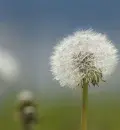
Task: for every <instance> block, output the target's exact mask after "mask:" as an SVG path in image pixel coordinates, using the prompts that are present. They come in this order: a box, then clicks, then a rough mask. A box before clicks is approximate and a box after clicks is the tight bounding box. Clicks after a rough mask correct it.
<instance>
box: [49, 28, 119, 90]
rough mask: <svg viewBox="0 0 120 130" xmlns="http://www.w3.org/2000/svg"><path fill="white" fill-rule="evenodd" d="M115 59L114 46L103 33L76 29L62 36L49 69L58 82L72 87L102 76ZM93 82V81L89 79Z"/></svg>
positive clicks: (105, 74)
mask: <svg viewBox="0 0 120 130" xmlns="http://www.w3.org/2000/svg"><path fill="white" fill-rule="evenodd" d="M117 63H118V50H117V49H116V48H115V46H114V44H113V43H112V41H110V40H109V39H108V37H107V36H106V35H105V34H101V33H97V32H95V31H93V30H92V29H88V30H82V31H77V32H75V33H74V34H73V35H70V36H68V37H65V38H64V39H63V40H61V41H60V42H59V43H58V44H57V45H56V46H55V47H54V51H53V55H52V56H51V57H50V64H51V72H52V74H53V76H54V79H56V80H58V81H59V82H60V85H61V86H69V87H71V88H75V87H76V86H78V84H80V85H82V84H83V79H85V80H86V82H88V83H92V82H94V81H93V79H94V80H95V81H98V82H99V78H101V79H102V77H103V78H104V79H105V80H106V79H107V77H109V76H110V75H111V74H112V73H113V72H114V70H115V68H116V66H117ZM93 85H94V83H93Z"/></svg>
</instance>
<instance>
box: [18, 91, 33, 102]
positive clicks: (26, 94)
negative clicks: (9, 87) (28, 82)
mask: <svg viewBox="0 0 120 130" xmlns="http://www.w3.org/2000/svg"><path fill="white" fill-rule="evenodd" d="M17 97H18V100H20V101H32V100H33V98H34V95H33V93H32V92H31V91H29V90H23V91H21V92H20V93H19V94H18V95H17Z"/></svg>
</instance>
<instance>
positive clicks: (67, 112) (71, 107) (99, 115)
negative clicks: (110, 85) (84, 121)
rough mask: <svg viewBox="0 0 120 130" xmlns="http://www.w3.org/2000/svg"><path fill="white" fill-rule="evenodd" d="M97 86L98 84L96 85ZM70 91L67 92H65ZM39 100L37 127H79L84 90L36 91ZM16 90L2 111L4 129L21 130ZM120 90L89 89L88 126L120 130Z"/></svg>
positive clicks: (55, 129) (62, 129) (37, 129)
mask: <svg viewBox="0 0 120 130" xmlns="http://www.w3.org/2000/svg"><path fill="white" fill-rule="evenodd" d="M96 89H97V88H96ZM65 91H66V92H65ZM34 92H35V93H36V95H37V102H38V104H39V123H38V124H37V125H36V126H35V130H79V129H80V120H81V96H80V94H81V93H80V90H79V89H77V90H72V91H71V90H69V89H67V88H61V92H59V94H61V95H62V96H59V95H58V96H56V97H55V98H54V97H52V98H51V97H50V96H48V97H47V98H46V97H45V95H44V94H43V95H42V93H39V92H37V91H34ZM15 94H16V92H12V91H11V92H9V94H7V95H8V97H7V98H4V102H2V103H1V104H2V105H1V107H0V109H1V111H0V129H1V130H20V129H21V125H20V122H19V120H18V121H16V120H15V119H14V114H15V109H16V108H15V102H16V95H15ZM119 102H120V93H119V92H115V91H113V92H112V91H111V92H108V91H105V90H104V91H100V92H95V93H94V92H93V93H89V108H88V130H120V103H119Z"/></svg>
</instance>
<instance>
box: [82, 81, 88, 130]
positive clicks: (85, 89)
mask: <svg viewBox="0 0 120 130" xmlns="http://www.w3.org/2000/svg"><path fill="white" fill-rule="evenodd" d="M82 90H83V91H82V115H81V130H87V105H88V84H87V83H85V84H84V86H83V88H82Z"/></svg>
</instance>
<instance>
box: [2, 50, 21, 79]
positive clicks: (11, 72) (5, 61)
mask: <svg viewBox="0 0 120 130" xmlns="http://www.w3.org/2000/svg"><path fill="white" fill-rule="evenodd" d="M18 75H19V67H18V62H16V60H15V58H13V56H12V55H10V53H9V52H8V51H7V50H5V49H3V48H0V78H2V79H3V80H5V81H16V79H17V78H18Z"/></svg>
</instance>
